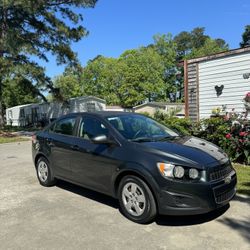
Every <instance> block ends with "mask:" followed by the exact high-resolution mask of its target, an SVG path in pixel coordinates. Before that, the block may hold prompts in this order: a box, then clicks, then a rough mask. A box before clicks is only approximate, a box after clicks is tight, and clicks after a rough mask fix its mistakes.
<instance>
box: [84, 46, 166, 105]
mask: <svg viewBox="0 0 250 250" xmlns="http://www.w3.org/2000/svg"><path fill="white" fill-rule="evenodd" d="M163 72H164V65H163V63H162V60H161V57H160V55H159V54H158V53H157V52H156V51H155V50H154V49H153V48H140V49H137V50H128V51H125V52H124V53H123V54H122V55H121V56H120V57H119V58H118V59H114V58H105V57H102V56H99V57H97V58H95V59H94V60H92V61H89V63H88V65H87V66H86V67H85V68H84V70H83V74H82V78H81V84H82V87H83V92H84V93H85V94H87V95H88V94H91V95H95V96H98V97H100V98H104V99H106V100H107V103H108V104H114V105H115V104H119V105H122V106H123V107H132V106H135V105H137V104H140V103H142V102H143V101H145V100H146V99H148V100H149V101H153V100H161V99H164V95H165V85H164V82H163V77H162V76H163Z"/></svg>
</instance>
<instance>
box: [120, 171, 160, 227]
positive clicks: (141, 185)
mask: <svg viewBox="0 0 250 250" xmlns="http://www.w3.org/2000/svg"><path fill="white" fill-rule="evenodd" d="M132 186H134V188H135V187H136V194H135V196H134V197H133V193H134V192H132V191H131V190H130V192H129V188H132ZM128 196H130V198H128ZM139 197H140V200H141V199H142V198H145V199H144V200H145V202H139ZM118 199H119V203H120V208H121V212H122V213H123V214H124V215H125V216H126V217H127V218H128V219H130V220H132V221H134V222H136V223H140V224H145V223H149V222H151V221H152V220H153V219H154V218H155V216H156V214H157V208H156V203H155V199H154V196H153V194H152V192H151V190H150V188H149V187H148V185H147V184H146V183H145V182H144V181H143V180H142V179H140V178H139V177H137V176H132V175H128V176H125V177H124V178H123V179H122V180H121V182H120V184H119V187H118ZM125 203H126V205H127V207H126V205H125ZM131 204H132V206H131V208H130V209H129V207H130V205H131ZM135 208H137V210H136V209H135ZM137 211H139V213H137ZM140 213H141V214H140Z"/></svg>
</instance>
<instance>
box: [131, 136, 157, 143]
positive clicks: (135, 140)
mask: <svg viewBox="0 0 250 250" xmlns="http://www.w3.org/2000/svg"><path fill="white" fill-rule="evenodd" d="M129 141H132V142H153V141H155V140H154V139H153V138H148V137H138V138H134V139H130V140H129Z"/></svg>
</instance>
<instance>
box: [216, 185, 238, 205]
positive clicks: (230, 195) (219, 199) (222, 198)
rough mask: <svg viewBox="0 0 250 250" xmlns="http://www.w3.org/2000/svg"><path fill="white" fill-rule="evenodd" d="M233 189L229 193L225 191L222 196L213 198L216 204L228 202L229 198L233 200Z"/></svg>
mask: <svg viewBox="0 0 250 250" xmlns="http://www.w3.org/2000/svg"><path fill="white" fill-rule="evenodd" d="M235 191H236V190H235V188H233V189H231V190H229V191H226V192H224V193H222V194H219V195H217V196H215V201H216V203H218V204H219V203H223V202H225V201H229V200H230V199H231V198H233V196H234V194H235Z"/></svg>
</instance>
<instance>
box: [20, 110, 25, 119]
mask: <svg viewBox="0 0 250 250" xmlns="http://www.w3.org/2000/svg"><path fill="white" fill-rule="evenodd" d="M24 117H25V114H24V109H20V118H24Z"/></svg>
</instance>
